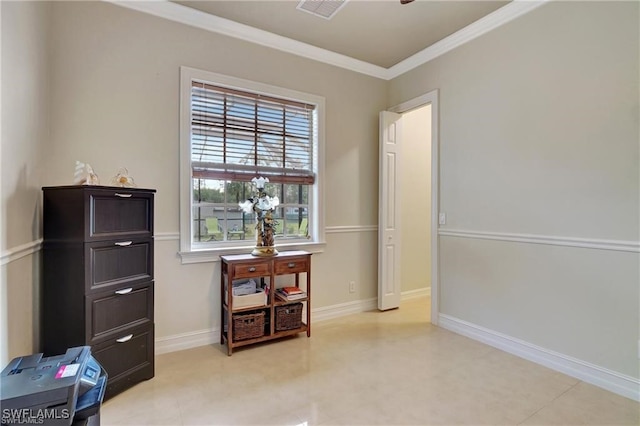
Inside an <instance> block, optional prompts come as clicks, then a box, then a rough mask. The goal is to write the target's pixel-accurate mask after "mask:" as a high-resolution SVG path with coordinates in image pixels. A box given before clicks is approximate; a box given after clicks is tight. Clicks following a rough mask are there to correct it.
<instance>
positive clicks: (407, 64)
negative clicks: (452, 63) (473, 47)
mask: <svg viewBox="0 0 640 426" xmlns="http://www.w3.org/2000/svg"><path fill="white" fill-rule="evenodd" d="M103 1H105V2H107V3H112V4H115V5H118V6H122V7H126V8H128V9H132V10H136V11H138V12H143V13H147V14H149V15H153V16H157V17H160V18H164V19H168V20H170V21H174V22H179V23H182V24H185V25H189V26H192V27H195V28H200V29H203V30H206V31H211V32H214V33H217V34H222V35H226V36H229V37H233V38H237V39H240V40H244V41H248V42H250V43H255V44H259V45H262V46H266V47H270V48H272V49H277V50H280V51H283V52H287V53H291V54H293V55H297V56H301V57H304V58H308V59H312V60H315V61H319V62H323V63H325V64H329V65H334V66H336V67H340V68H344V69H347V70H350V71H354V72H357V73H361V74H365V75H368V76H371V77H376V78H379V79H382V80H391V79H393V78H396V77H398V76H400V75H402V74H404V73H406V72H407V71H410V70H412V69H414V68H416V67H418V66H420V65H422V64H425V63H427V62H429V61H431V60H432V59H435V58H437V57H438V56H441V55H443V54H445V53H447V52H449V51H451V50H453V49H455V48H456V47H459V46H461V45H462V44H464V43H466V42H468V41H470V40H473V39H475V38H476V37H478V36H480V35H482V34H485V33H487V32H489V31H491V30H493V29H495V28H498V27H500V26H501V25H504V24H506V23H507V22H510V21H512V20H513V19H515V18H517V17H519V16H522V15H524V14H525V13H528V12H530V11H532V10H534V9H536V8H537V7H539V6H541V5H543V4H545V3H547V2H548V1H551V0H534V1H530V0H513V1H511V2H510V3H508V4H507V5H505V6H503V7H501V8H500V9H498V10H496V11H494V12H493V13H490V14H489V15H487V16H485V17H483V18H481V19H479V20H478V21H476V22H474V23H472V24H470V25H467V26H466V27H464V28H462V29H461V30H459V31H457V32H455V33H453V34H452V35H450V36H448V37H446V38H444V39H442V40H440V41H438V42H436V43H434V44H433V45H431V46H429V47H427V48H426V49H424V50H422V51H420V52H418V53H416V54H414V55H413V56H411V57H409V58H407V59H405V60H403V61H401V62H399V63H397V64H396V65H394V66H392V67H391V68H384V67H380V66H378V65H374V64H371V63H368V62H365V61H361V60H358V59H355V58H351V57H349V56H346V55H342V54H339V53H336V52H332V51H329V50H326V49H321V48H319V47H316V46H312V45H310V44H307V43H303V42H300V41H297V40H293V39H290V38H288V37H283V36H280V35H277V34H274V33H271V32H268V31H264V30H259V29H257V28H254V27H250V26H248V25H244V24H240V23H238V22H234V21H231V20H229V19H225V18H220V17H218V16H215V15H210V14H208V13H205V12H201V11H199V10H195V9H192V8H189V7H186V6H182V5H180V4H177V3H173V2H170V1H167V0H155V1H120V0H103Z"/></svg>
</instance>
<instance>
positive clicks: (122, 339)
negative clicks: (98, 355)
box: [116, 334, 133, 343]
mask: <svg viewBox="0 0 640 426" xmlns="http://www.w3.org/2000/svg"><path fill="white" fill-rule="evenodd" d="M132 337H133V334H130V335H128V336H124V337H121V338H119V339H116V342H118V343H124V342H128V341H129V340H131V338H132Z"/></svg>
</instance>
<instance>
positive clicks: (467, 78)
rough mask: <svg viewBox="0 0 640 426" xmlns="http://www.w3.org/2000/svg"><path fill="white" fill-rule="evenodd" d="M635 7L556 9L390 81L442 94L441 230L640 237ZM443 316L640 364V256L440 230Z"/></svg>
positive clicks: (623, 368)
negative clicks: (443, 216)
mask: <svg viewBox="0 0 640 426" xmlns="http://www.w3.org/2000/svg"><path fill="white" fill-rule="evenodd" d="M638 8H639V5H638V3H637V2H551V3H549V4H546V5H544V6H542V7H540V8H538V9H536V10H534V11H532V12H530V13H528V14H527V15H525V16H523V17H520V18H518V19H516V20H514V21H512V22H510V23H508V24H506V25H504V26H502V27H500V28H498V29H496V30H494V31H491V32H490V33H487V34H486V35H483V36H482V37H480V38H477V39H475V40H473V41H471V42H469V43H467V44H465V45H464V46H461V47H459V48H457V49H455V50H454V51H452V52H449V53H447V54H445V55H443V56H441V57H439V58H437V59H435V60H433V61H431V62H429V63H428V64H425V65H423V66H421V67H419V68H417V69H415V70H413V71H411V72H408V73H407V74H405V75H402V76H400V77H398V78H396V79H394V80H393V81H392V82H391V86H390V96H391V104H392V105H395V104H398V103H401V102H402V101H405V100H408V99H411V98H413V97H415V96H418V95H421V94H423V93H426V92H428V91H431V90H433V89H439V91H440V92H439V93H440V111H439V112H440V184H441V186H440V203H441V206H440V210H441V211H443V212H446V213H447V225H446V226H443V227H442V228H443V229H445V230H456V231H478V232H488V233H494V234H496V233H498V234H499V233H507V234H531V235H534V236H550V237H558V238H560V240H563V239H564V240H566V239H567V238H570V237H573V238H583V239H586V240H588V241H596V242H600V241H602V240H622V241H631V242H637V241H638V240H639V225H640V221H639V217H640V216H639V206H640V203H639V194H640V187H639V182H640V179H639V143H638V141H639V129H638V89H639V87H638V76H639V65H638V64H639V57H638V52H639V41H638V40H639V38H638V34H639V21H638V14H639V10H638ZM440 244H441V251H442V252H441V264H440V275H441V288H440V293H441V313H443V314H447V315H451V316H453V317H455V318H458V319H461V320H464V321H468V322H471V323H473V324H476V325H479V326H483V327H486V328H488V329H490V330H494V331H497V332H501V333H505V334H507V335H509V336H511V337H514V338H517V339H521V340H523V341H526V342H529V343H532V344H535V345H538V346H541V347H543V348H546V349H550V350H552V351H557V352H559V353H562V354H565V355H568V356H571V357H575V358H577V359H580V360H583V361H587V362H590V363H593V364H595V365H597V366H600V367H604V368H607V369H610V370H613V371H615V372H619V373H622V374H625V375H629V376H631V377H634V378H638V377H640V374H639V371H638V366H639V363H638V338H639V337H640V336H639V334H640V331H639V323H640V315H639V313H638V302H639V300H640V298H639V296H640V295H639V293H638V287H639V286H638V283H639V282H640V277H639V270H640V267H639V259H638V257H639V256H638V253H627V252H621V251H612V250H600V249H587V248H577V247H563V246H553V245H535V244H529V243H514V242H509V241H488V240H480V239H472V238H468V237H445V236H443V237H441V238H440Z"/></svg>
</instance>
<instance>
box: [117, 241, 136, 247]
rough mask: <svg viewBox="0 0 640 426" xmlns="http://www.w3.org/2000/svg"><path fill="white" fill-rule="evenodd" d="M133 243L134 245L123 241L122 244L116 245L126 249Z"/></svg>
mask: <svg viewBox="0 0 640 426" xmlns="http://www.w3.org/2000/svg"><path fill="white" fill-rule="evenodd" d="M131 243H133V241H122V242H121V243H116V245H117V246H120V247H126V246H130V245H131Z"/></svg>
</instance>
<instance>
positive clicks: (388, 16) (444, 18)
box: [175, 0, 509, 68]
mask: <svg viewBox="0 0 640 426" xmlns="http://www.w3.org/2000/svg"><path fill="white" fill-rule="evenodd" d="M175 3H179V4H181V5H184V6H187V7H190V8H193V9H197V10H200V11H202V12H206V13H209V14H211V15H215V16H218V17H221V18H226V19H230V20H232V21H235V22H239V23H241V24H245V25H249V26H251V27H254V28H258V29H261V30H265V31H268V32H271V33H274V34H278V35H281V36H284V37H287V38H290V39H293V40H297V41H301V42H303V43H307V44H310V45H312V46H316V47H320V48H322V49H326V50H329V51H332V52H336V53H340V54H342V55H346V56H349V57H351V58H354V59H359V60H361V61H364V62H368V63H370V64H373V65H377V66H380V67H383V68H389V67H391V66H393V65H395V64H397V63H398V62H400V61H402V60H404V59H406V58H408V57H409V56H411V55H413V54H415V53H417V52H419V51H421V50H423V49H425V48H427V47H429V46H430V45H432V44H434V43H435V42H437V41H439V40H442V39H444V38H445V37H447V36H449V35H451V34H453V33H455V32H456V31H458V30H460V29H461V28H463V27H465V26H467V25H469V24H471V23H472V22H474V21H477V20H478V19H480V18H482V17H483V16H485V15H487V14H489V13H491V12H493V11H495V10H496V9H498V8H500V7H502V6H504V5H505V4H507V3H509V2H508V1H485V0H482V1H479V0H472V1H434V0H415V1H414V2H412V3H408V4H405V5H402V4H400V0H377V1H372V0H350V1H348V2H347V3H346V4H345V5H344V7H342V9H340V10H339V11H338V13H337V14H336V15H335V16H334V17H333V18H332V19H330V20H327V19H324V18H321V17H318V16H314V15H312V14H310V13H307V12H304V11H301V10H297V9H296V6H297V5H298V1H295V0H288V1H287V0H285V1H282V0H279V1H274V0H252V1H237V0H236V1H176V2H175Z"/></svg>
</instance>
